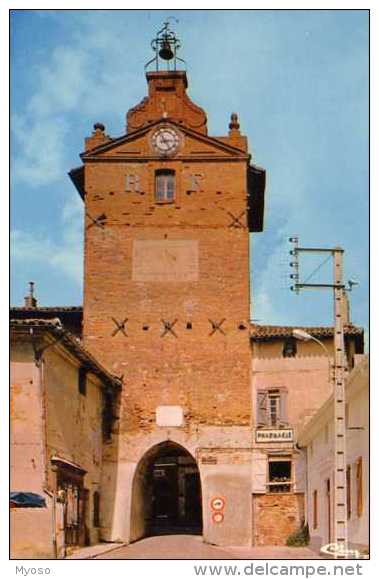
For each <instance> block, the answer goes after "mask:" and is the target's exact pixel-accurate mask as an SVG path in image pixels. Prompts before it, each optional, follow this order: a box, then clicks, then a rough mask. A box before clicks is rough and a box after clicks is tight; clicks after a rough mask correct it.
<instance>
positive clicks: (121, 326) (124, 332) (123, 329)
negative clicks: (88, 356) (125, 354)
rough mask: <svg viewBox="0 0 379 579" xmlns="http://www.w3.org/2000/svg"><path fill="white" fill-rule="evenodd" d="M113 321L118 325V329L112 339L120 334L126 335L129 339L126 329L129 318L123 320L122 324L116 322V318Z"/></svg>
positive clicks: (113, 333) (114, 331)
mask: <svg viewBox="0 0 379 579" xmlns="http://www.w3.org/2000/svg"><path fill="white" fill-rule="evenodd" d="M112 320H113V321H114V323H115V324H116V328H115V329H114V330H113V332H112V334H111V335H112V338H113V337H114V336H115V335H116V334H118V332H122V333H123V334H124V336H125V337H126V338H127V337H128V334H127V333H126V328H125V324H126V322H127V321H128V318H125V319H124V320H122V322H119V321H117V320H116V318H112Z"/></svg>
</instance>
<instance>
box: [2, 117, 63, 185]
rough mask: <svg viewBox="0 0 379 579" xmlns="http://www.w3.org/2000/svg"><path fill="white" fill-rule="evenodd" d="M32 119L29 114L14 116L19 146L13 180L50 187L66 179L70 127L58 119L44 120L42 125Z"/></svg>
mask: <svg viewBox="0 0 379 579" xmlns="http://www.w3.org/2000/svg"><path fill="white" fill-rule="evenodd" d="M28 119H29V117H28V115H22V114H21V115H14V116H13V117H12V127H13V132H14V136H15V140H16V144H17V154H16V156H15V159H14V162H13V164H12V172H13V177H14V179H15V180H16V181H22V182H25V183H28V184H29V185H34V186H39V185H46V184H48V183H51V182H52V181H55V180H57V179H60V178H61V177H62V173H63V159H64V138H65V135H66V133H67V126H66V125H65V123H64V122H63V121H62V120H58V119H54V120H53V119H52V118H44V119H41V120H40V121H38V122H29V120H28Z"/></svg>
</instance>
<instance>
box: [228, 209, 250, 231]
mask: <svg viewBox="0 0 379 579" xmlns="http://www.w3.org/2000/svg"><path fill="white" fill-rule="evenodd" d="M227 214H228V215H229V216H230V217H231V218H232V219H233V221H232V222H231V223H229V225H228V227H238V228H239V229H246V225H244V224H243V223H241V221H240V219H241V217H243V216H244V215H245V211H242V212H241V213H240V214H239V215H238V216H237V217H236V216H235V215H233V213H231V212H230V211H227Z"/></svg>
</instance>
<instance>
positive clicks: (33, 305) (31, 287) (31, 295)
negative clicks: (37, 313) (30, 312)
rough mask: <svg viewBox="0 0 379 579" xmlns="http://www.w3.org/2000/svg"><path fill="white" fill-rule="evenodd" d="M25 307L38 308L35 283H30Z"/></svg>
mask: <svg viewBox="0 0 379 579" xmlns="http://www.w3.org/2000/svg"><path fill="white" fill-rule="evenodd" d="M24 305H25V307H26V308H36V307H37V300H36V298H35V297H34V281H30V282H29V295H28V296H25V298H24Z"/></svg>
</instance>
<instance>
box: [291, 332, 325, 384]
mask: <svg viewBox="0 0 379 579" xmlns="http://www.w3.org/2000/svg"><path fill="white" fill-rule="evenodd" d="M292 335H293V337H294V338H296V339H297V340H301V341H303V342H309V341H310V340H312V341H313V342H316V343H317V344H319V346H321V348H322V349H323V350H324V351H325V354H326V356H327V358H328V367H329V373H328V380H329V382H331V381H332V366H333V365H332V361H331V357H330V354H329V352H328V349H327V347H326V346H325V344H323V343H322V342H321V340H318V339H317V338H315V337H314V336H312V334H308V332H306V331H305V330H301V329H300V328H295V329H294V330H293V331H292Z"/></svg>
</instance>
